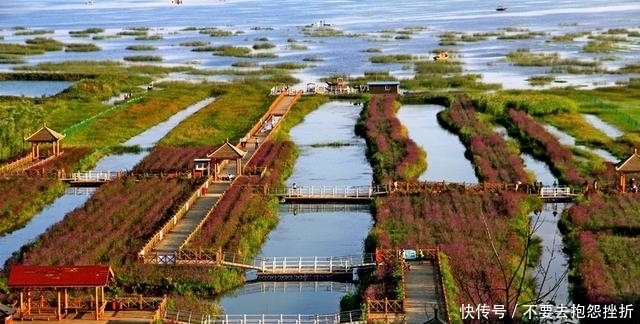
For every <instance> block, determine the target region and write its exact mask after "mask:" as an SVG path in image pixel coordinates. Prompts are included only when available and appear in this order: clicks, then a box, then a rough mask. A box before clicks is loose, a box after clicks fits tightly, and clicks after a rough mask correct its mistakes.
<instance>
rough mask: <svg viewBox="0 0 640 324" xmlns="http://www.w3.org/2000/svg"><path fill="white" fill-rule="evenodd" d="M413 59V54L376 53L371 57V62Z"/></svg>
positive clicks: (401, 61) (407, 60)
mask: <svg viewBox="0 0 640 324" xmlns="http://www.w3.org/2000/svg"><path fill="white" fill-rule="evenodd" d="M411 61H413V56H412V55H411V54H391V55H375V56H371V57H370V58H369V62H371V63H403V62H411Z"/></svg>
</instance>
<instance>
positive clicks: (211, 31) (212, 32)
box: [198, 27, 234, 37]
mask: <svg viewBox="0 0 640 324" xmlns="http://www.w3.org/2000/svg"><path fill="white" fill-rule="evenodd" d="M198 32H199V33H200V34H204V35H209V36H211V37H228V36H233V34H234V32H233V31H231V30H225V29H220V28H215V27H214V28H203V29H200V31H198Z"/></svg>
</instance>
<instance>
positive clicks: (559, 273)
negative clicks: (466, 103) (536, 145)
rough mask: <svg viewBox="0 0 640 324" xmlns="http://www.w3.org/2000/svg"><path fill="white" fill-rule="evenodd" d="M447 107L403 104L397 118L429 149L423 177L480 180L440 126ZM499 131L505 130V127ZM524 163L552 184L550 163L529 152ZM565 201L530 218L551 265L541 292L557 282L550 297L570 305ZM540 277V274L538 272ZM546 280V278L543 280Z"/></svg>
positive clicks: (544, 258) (461, 148)
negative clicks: (562, 220) (562, 219)
mask: <svg viewBox="0 0 640 324" xmlns="http://www.w3.org/2000/svg"><path fill="white" fill-rule="evenodd" d="M443 109H444V107H442V106H438V105H404V106H402V107H401V108H400V110H399V111H398V118H399V119H400V121H401V122H402V124H403V125H404V126H405V127H406V128H407V130H408V132H409V137H410V138H411V139H412V140H414V141H415V142H416V143H417V144H418V145H419V146H421V147H422V148H423V149H424V150H425V151H426V152H427V171H425V172H424V173H423V174H422V175H421V176H420V179H421V180H427V181H442V180H444V181H447V182H468V183H475V182H477V181H478V179H477V177H476V176H475V173H474V170H473V166H472V165H471V163H470V162H469V161H468V160H467V159H465V158H464V150H465V148H464V146H463V144H462V143H460V141H459V140H458V137H457V136H455V135H453V134H451V133H449V132H448V131H447V130H445V129H443V128H441V127H440V126H439V124H438V121H437V118H436V114H437V113H438V112H439V111H441V110H443ZM496 131H498V132H500V133H502V134H505V136H506V131H505V130H504V129H497V130H496ZM522 158H523V160H524V165H525V167H526V168H527V170H529V171H530V172H532V173H533V174H534V175H535V177H536V179H537V180H538V181H542V183H543V184H547V185H549V184H551V183H553V182H554V181H555V177H554V176H553V174H552V173H551V171H550V170H549V168H548V166H547V165H546V164H545V163H543V162H540V161H538V160H535V159H534V158H533V157H531V156H530V155H526V154H523V155H522ZM565 207H568V206H565V205H564V204H545V206H544V208H543V209H542V211H541V212H540V213H538V214H536V213H532V214H531V215H530V216H531V220H532V222H533V223H534V224H536V228H537V231H536V235H537V236H539V237H540V238H541V239H542V249H543V251H542V257H541V261H540V266H541V267H544V268H547V269H548V274H547V279H545V280H544V282H543V285H542V286H543V287H542V292H543V293H544V292H546V291H549V290H552V289H551V288H552V287H553V286H554V285H555V284H557V285H558V288H557V289H556V290H554V291H555V294H553V295H552V296H549V298H548V299H551V300H553V301H554V302H555V303H556V304H564V305H568V304H570V302H571V299H570V295H569V284H568V281H567V277H566V276H565V272H566V269H567V262H568V261H567V258H566V256H565V254H564V253H563V252H562V236H561V234H560V231H559V230H558V225H557V224H558V217H559V215H560V213H562V210H563V208H565ZM536 276H537V277H538V278H541V277H540V275H538V274H537V273H536ZM540 281H543V280H540Z"/></svg>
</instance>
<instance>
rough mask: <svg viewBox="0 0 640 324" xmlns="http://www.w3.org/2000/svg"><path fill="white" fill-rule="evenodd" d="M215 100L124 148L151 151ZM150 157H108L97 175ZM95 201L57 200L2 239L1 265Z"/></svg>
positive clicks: (79, 194) (71, 196) (68, 196)
mask: <svg viewBox="0 0 640 324" xmlns="http://www.w3.org/2000/svg"><path fill="white" fill-rule="evenodd" d="M213 100H214V99H213V98H209V99H206V100H203V101H200V102H198V103H196V104H194V105H191V106H189V107H187V108H186V109H184V110H182V111H180V112H178V113H176V114H174V115H173V116H171V117H170V118H169V119H167V120H166V121H164V122H162V123H159V124H157V125H155V126H153V127H151V128H149V129H148V130H147V131H145V132H143V133H141V134H139V135H137V136H135V137H132V138H131V139H129V140H128V141H127V142H125V143H124V144H123V145H127V146H133V145H139V146H141V147H143V148H150V147H152V146H153V145H155V143H156V142H157V141H159V140H160V139H161V138H162V137H164V136H165V135H166V134H167V133H168V132H169V131H171V129H173V128H174V127H175V126H176V125H178V123H180V122H181V121H183V120H184V119H186V118H187V117H189V116H191V115H192V114H194V113H195V112H196V111H198V110H200V109H202V108H204V107H206V106H207V105H208V104H210V103H211V102H213ZM147 154H149V151H148V150H141V151H140V152H139V153H135V154H121V155H111V156H105V157H104V158H102V159H101V160H100V161H98V163H97V164H96V167H95V168H94V169H93V170H94V171H119V170H129V169H132V168H133V167H134V166H135V165H136V164H137V163H139V162H140V161H141V160H142V159H143V158H144V157H145V156H146V155H147ZM90 197H91V192H90V191H89V192H85V191H83V190H67V192H66V193H65V194H64V195H63V196H62V197H59V198H58V199H56V200H55V201H54V202H53V203H51V204H50V205H49V206H47V207H45V208H44V209H43V210H42V211H41V212H40V213H38V214H37V215H36V216H34V217H33V218H32V219H31V221H30V222H29V223H28V224H27V225H26V226H25V227H23V228H21V229H19V230H16V231H14V232H12V233H9V234H7V235H5V236H3V237H0V261H2V264H4V262H6V260H7V259H8V258H9V257H10V256H11V254H12V253H13V251H16V250H18V249H19V248H20V247H21V246H23V245H25V244H27V243H29V242H30V241H32V240H33V239H35V238H36V237H37V236H38V235H40V234H41V233H43V232H44V231H45V230H46V229H47V228H48V227H49V226H51V225H53V224H55V223H57V222H59V221H60V220H62V218H63V217H64V216H65V215H66V214H67V213H69V212H71V211H72V210H74V209H76V208H78V207H80V206H82V205H83V204H84V203H85V202H86V201H87V200H89V198H90Z"/></svg>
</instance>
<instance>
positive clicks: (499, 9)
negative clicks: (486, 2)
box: [496, 5, 507, 11]
mask: <svg viewBox="0 0 640 324" xmlns="http://www.w3.org/2000/svg"><path fill="white" fill-rule="evenodd" d="M506 10H507V7H505V6H503V5H500V6H498V7H497V8H496V11H506Z"/></svg>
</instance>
